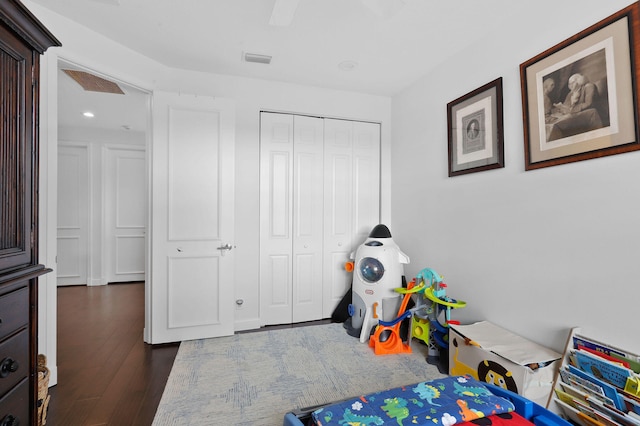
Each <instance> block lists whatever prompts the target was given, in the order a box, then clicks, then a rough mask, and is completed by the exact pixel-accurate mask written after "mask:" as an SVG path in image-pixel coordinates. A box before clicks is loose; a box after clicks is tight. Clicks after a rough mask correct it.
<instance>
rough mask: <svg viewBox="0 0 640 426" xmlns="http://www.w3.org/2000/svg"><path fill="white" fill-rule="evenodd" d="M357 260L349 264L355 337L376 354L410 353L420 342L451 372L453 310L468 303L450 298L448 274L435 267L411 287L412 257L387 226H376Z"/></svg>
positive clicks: (349, 327)
mask: <svg viewBox="0 0 640 426" xmlns="http://www.w3.org/2000/svg"><path fill="white" fill-rule="evenodd" d="M351 259H353V261H352V262H348V263H347V265H346V269H347V270H348V271H350V272H353V286H352V302H351V304H350V305H349V308H348V312H349V315H350V318H349V319H348V320H347V321H345V328H346V329H347V331H348V332H349V334H351V335H353V336H357V337H358V338H359V340H360V342H361V343H368V344H369V346H370V347H371V348H373V350H374V352H375V354H376V355H386V354H398V353H410V352H411V340H412V338H416V339H418V340H421V341H422V342H423V343H425V344H427V345H428V347H429V351H428V357H427V361H428V362H429V363H432V364H436V365H438V366H439V368H440V370H441V372H446V370H447V363H448V346H449V345H448V333H449V324H450V323H451V322H452V320H451V310H452V309H456V308H463V307H464V306H465V305H466V303H465V302H462V301H457V300H455V299H452V298H450V297H449V296H447V294H446V289H447V285H446V284H445V283H444V282H443V278H442V276H441V275H440V274H438V273H437V272H436V271H435V270H433V269H431V268H425V269H423V270H422V271H420V272H419V273H418V275H417V276H416V278H414V279H413V280H411V281H410V282H409V283H406V280H405V277H404V268H403V265H405V264H408V263H409V257H408V256H407V255H406V254H405V253H403V252H402V251H401V250H400V248H399V247H398V245H397V244H396V243H395V242H394V241H393V239H392V237H391V232H389V229H388V228H387V227H386V226H385V225H377V226H376V227H375V228H373V230H372V231H371V233H370V234H369V237H368V238H367V239H366V240H365V242H364V243H363V244H362V245H360V246H359V247H358V249H357V250H356V251H355V252H354V253H352V254H351ZM406 323H408V324H406ZM405 324H406V326H404V327H403V325H405ZM441 352H442V355H444V356H441Z"/></svg>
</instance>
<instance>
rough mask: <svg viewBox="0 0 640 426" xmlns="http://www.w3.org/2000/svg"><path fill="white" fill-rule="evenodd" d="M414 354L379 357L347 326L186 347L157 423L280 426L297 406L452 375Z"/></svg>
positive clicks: (417, 349) (417, 346) (421, 352)
mask: <svg viewBox="0 0 640 426" xmlns="http://www.w3.org/2000/svg"><path fill="white" fill-rule="evenodd" d="M412 349H413V353H412V354H398V355H382V356H376V355H375V354H374V353H373V350H372V349H371V348H369V347H368V345H366V344H362V343H360V342H359V341H358V339H357V338H354V337H351V336H349V335H348V334H347V333H346V331H345V330H344V328H343V327H342V324H324V325H313V326H308V327H300V328H287V329H280V330H271V331H263V332H258V333H246V334H237V335H234V336H229V337H220V338H217V339H203V340H192V341H186V342H182V343H181V345H180V349H179V350H178V354H177V356H176V359H175V361H174V364H173V369H172V370H171V374H170V376H169V380H168V381H167V385H166V387H165V390H164V393H163V395H162V400H161V401H160V405H159V407H158V411H157V413H156V417H155V419H154V422H153V424H154V425H156V426H166V425H234V426H244V425H246V426H249V425H250V426H256V425H265V426H276V425H282V420H283V417H284V415H285V413H286V412H288V411H291V410H293V409H295V408H301V407H308V406H312V405H317V404H325V403H329V402H334V401H338V400H341V399H344V398H348V397H351V396H357V395H361V394H365V393H371V392H377V391H380V390H384V389H388V388H392V387H398V386H403V385H408V384H413V383H417V382H421V381H426V380H432V379H436V378H440V377H444V376H443V375H442V374H440V373H439V372H438V369H437V368H436V367H435V366H433V365H429V364H427V362H426V361H425V357H426V355H427V347H426V346H425V345H423V344H421V343H420V342H418V341H416V340H414V341H413V343H412Z"/></svg>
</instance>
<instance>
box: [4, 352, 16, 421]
mask: <svg viewBox="0 0 640 426" xmlns="http://www.w3.org/2000/svg"><path fill="white" fill-rule="evenodd" d="M18 368H20V364H18V361H16V360H15V359H13V358H5V359H3V360H2V363H0V379H4V378H5V377H7V376H8V375H9V374H11V373H15V372H16V371H18ZM2 421H3V422H4V419H3V420H2ZM8 424H11V423H8ZM0 426H4V423H0Z"/></svg>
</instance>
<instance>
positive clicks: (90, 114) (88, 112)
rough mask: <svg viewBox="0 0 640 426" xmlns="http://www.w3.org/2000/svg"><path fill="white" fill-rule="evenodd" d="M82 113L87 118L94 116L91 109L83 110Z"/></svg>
mask: <svg viewBox="0 0 640 426" xmlns="http://www.w3.org/2000/svg"><path fill="white" fill-rule="evenodd" d="M82 115H84V116H85V117H87V118H93V117H95V115H94V114H93V113H92V112H91V111H85V112H83V113H82Z"/></svg>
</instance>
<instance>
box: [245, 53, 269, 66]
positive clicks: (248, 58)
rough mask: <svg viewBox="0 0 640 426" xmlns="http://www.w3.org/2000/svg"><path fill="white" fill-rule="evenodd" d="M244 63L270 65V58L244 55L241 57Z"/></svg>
mask: <svg viewBox="0 0 640 426" xmlns="http://www.w3.org/2000/svg"><path fill="white" fill-rule="evenodd" d="M243 57H244V60H245V62H255V63H257V64H267V65H268V64H270V63H271V56H269V55H259V54H257V53H246V52H245V54H244V55H243Z"/></svg>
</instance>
